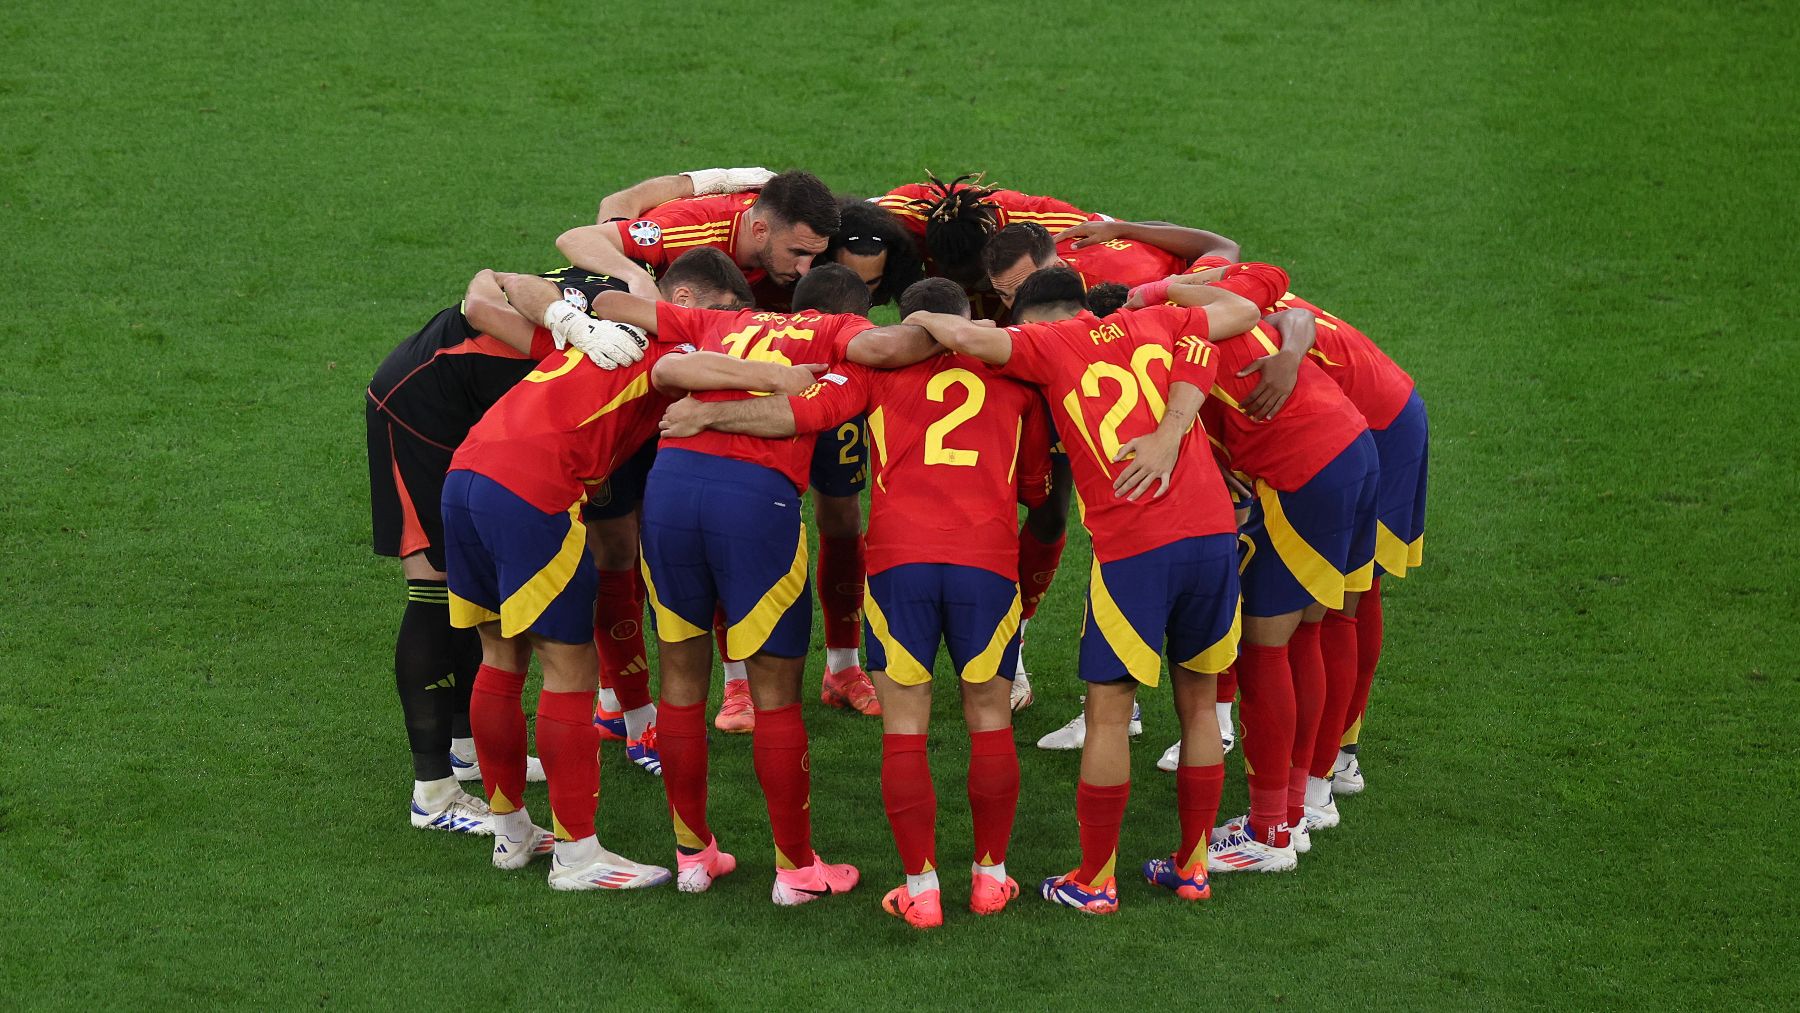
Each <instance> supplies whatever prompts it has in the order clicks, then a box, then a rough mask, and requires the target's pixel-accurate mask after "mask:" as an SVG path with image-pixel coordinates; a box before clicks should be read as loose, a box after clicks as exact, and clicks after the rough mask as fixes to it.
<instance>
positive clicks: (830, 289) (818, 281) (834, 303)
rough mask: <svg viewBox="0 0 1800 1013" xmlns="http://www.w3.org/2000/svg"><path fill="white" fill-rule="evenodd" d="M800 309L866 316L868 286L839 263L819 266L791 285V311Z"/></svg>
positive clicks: (854, 273)
mask: <svg viewBox="0 0 1800 1013" xmlns="http://www.w3.org/2000/svg"><path fill="white" fill-rule="evenodd" d="M800 310H818V311H819V312H820V313H855V314H857V315H858V316H866V315H868V312H869V286H867V285H865V284H863V280H862V279H861V278H859V277H857V275H856V272H855V271H852V270H850V269H849V268H847V267H845V266H844V265H842V264H820V265H819V266H818V267H815V268H813V269H812V270H810V271H808V272H806V273H805V274H804V275H801V276H800V281H799V283H798V284H796V285H795V286H794V311H795V312H799V311H800Z"/></svg>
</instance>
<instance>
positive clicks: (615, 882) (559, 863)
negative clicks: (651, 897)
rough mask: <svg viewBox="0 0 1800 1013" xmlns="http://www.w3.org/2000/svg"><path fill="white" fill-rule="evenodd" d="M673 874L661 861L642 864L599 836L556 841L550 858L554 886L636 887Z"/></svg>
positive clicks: (587, 887)
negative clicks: (611, 848) (608, 845)
mask: <svg viewBox="0 0 1800 1013" xmlns="http://www.w3.org/2000/svg"><path fill="white" fill-rule="evenodd" d="M673 878H674V877H673V876H672V875H671V874H670V873H669V870H667V869H665V868H663V867H662V866H660V865H642V864H640V863H637V862H634V861H632V860H631V859H629V858H626V857H624V856H623V855H615V854H613V853H612V852H610V851H608V850H606V849H605V848H603V847H601V846H600V839H599V838H597V837H584V838H582V839H581V840H579V841H557V842H556V853H555V856H554V857H552V858H551V859H550V889H552V890H636V889H638V888H639V887H646V886H660V885H661V884H663V883H667V882H668V881H669V880H671V879H673Z"/></svg>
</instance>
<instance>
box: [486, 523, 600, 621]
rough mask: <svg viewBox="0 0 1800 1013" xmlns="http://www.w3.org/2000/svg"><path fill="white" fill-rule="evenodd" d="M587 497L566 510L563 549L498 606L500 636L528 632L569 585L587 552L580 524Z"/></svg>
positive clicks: (585, 530) (585, 539) (583, 530)
mask: <svg viewBox="0 0 1800 1013" xmlns="http://www.w3.org/2000/svg"><path fill="white" fill-rule="evenodd" d="M586 498H587V497H585V496H583V497H582V498H581V499H578V500H576V501H575V503H574V505H573V506H571V507H569V530H568V531H567V532H565V533H564V534H563V543H562V547H561V548H559V549H557V550H556V555H554V556H552V557H550V561H549V562H548V563H545V564H544V566H543V568H542V569H540V570H539V571H538V572H536V573H534V574H532V575H531V579H530V580H528V581H526V582H525V583H524V584H523V585H521V586H520V587H519V589H518V590H517V591H514V592H513V593H512V594H509V595H507V596H506V600H505V601H503V602H501V603H500V635H501V636H503V637H506V638H508V639H511V638H513V637H516V636H518V635H519V634H521V633H524V632H525V631H526V630H529V629H531V624H532V623H535V622H537V621H538V617H539V616H541V615H543V614H544V610H545V609H547V608H549V607H550V603H551V602H553V601H555V600H556V596H557V595H559V594H562V593H563V589H564V588H566V587H568V586H569V578H571V577H573V576H575V567H577V566H579V565H580V564H581V557H582V556H583V555H584V554H585V553H586V552H587V525H585V524H583V523H581V504H582V502H583V500H585V499H586Z"/></svg>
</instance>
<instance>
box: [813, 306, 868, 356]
mask: <svg viewBox="0 0 1800 1013" xmlns="http://www.w3.org/2000/svg"><path fill="white" fill-rule="evenodd" d="M823 322H824V323H825V324H826V325H827V330H826V340H827V341H828V342H829V343H830V346H831V358H829V359H827V360H825V361H827V362H843V361H844V360H845V359H846V358H847V357H848V356H849V355H850V341H851V339H852V338H855V337H856V336H857V335H858V334H861V333H862V332H864V331H867V330H873V329H874V327H875V324H874V323H873V322H871V321H870V320H869V319H868V318H866V317H859V316H857V315H856V314H854V313H834V314H832V315H831V316H828V317H826V318H825V319H824V321H823Z"/></svg>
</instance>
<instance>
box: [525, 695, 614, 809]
mask: <svg viewBox="0 0 1800 1013" xmlns="http://www.w3.org/2000/svg"><path fill="white" fill-rule="evenodd" d="M537 746H538V756H539V758H541V759H542V760H543V761H544V780H545V781H547V782H549V784H548V787H549V789H550V816H551V827H552V829H553V830H554V831H555V833H556V839H557V840H559V841H579V840H581V839H582V838H584V837H592V836H594V810H595V809H596V808H598V806H599V804H600V729H598V728H595V727H594V694H592V693H552V692H550V691H549V690H544V691H543V692H541V693H539V694H538V710H537Z"/></svg>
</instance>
